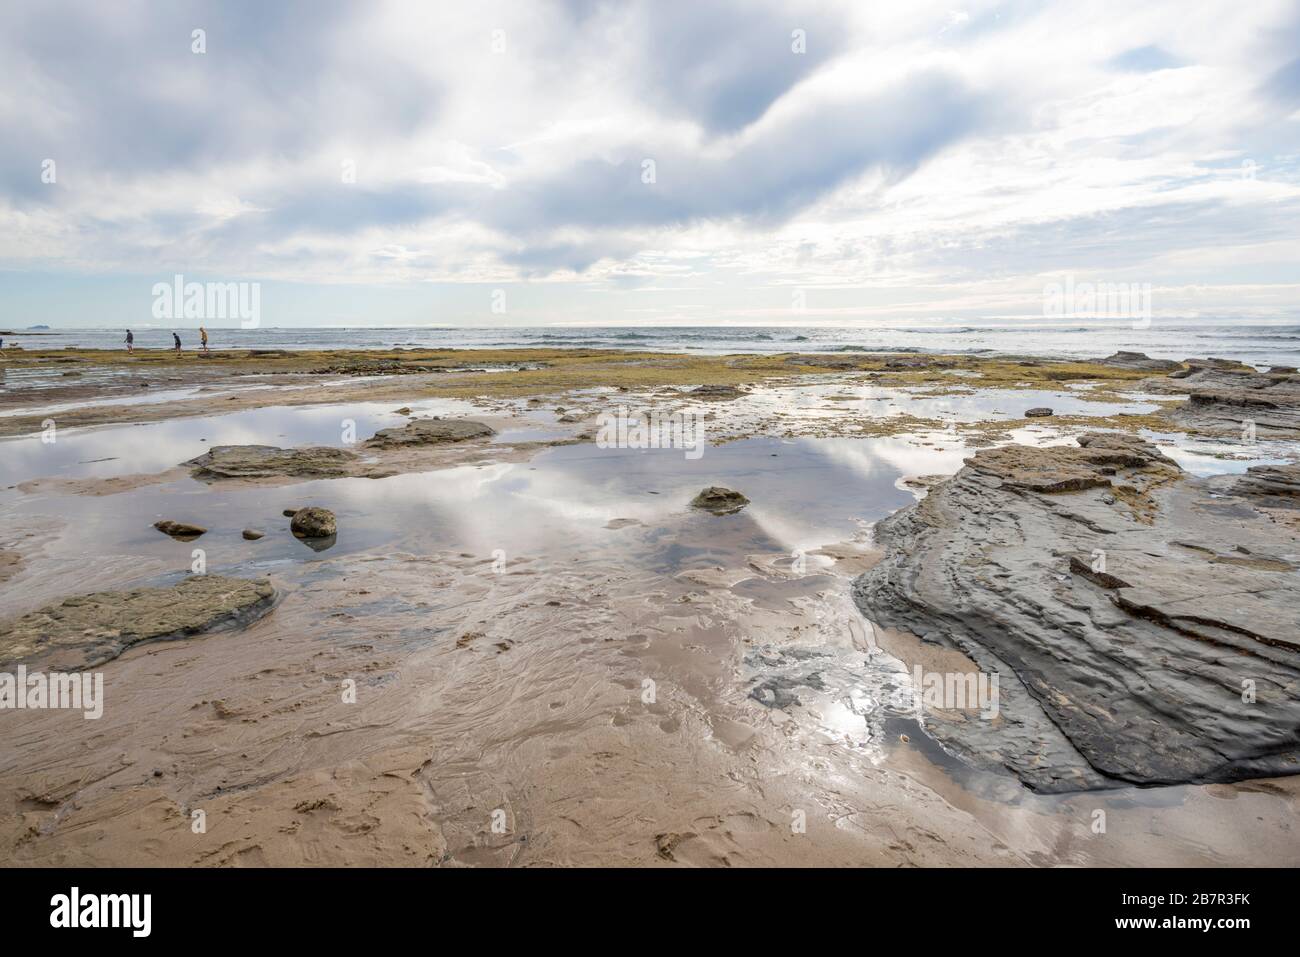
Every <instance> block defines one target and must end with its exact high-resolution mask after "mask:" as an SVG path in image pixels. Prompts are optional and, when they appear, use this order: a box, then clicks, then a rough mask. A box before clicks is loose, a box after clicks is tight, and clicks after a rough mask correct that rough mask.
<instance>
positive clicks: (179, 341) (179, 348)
mask: <svg viewBox="0 0 1300 957" xmlns="http://www.w3.org/2000/svg"><path fill="white" fill-rule="evenodd" d="M172 338H173V339H175V340H176V351H177V352H180V351H181V337H180V336H178V335H176V333H174V332H173V333H172Z"/></svg>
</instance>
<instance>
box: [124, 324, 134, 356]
mask: <svg viewBox="0 0 1300 957" xmlns="http://www.w3.org/2000/svg"><path fill="white" fill-rule="evenodd" d="M126 351H127V352H134V351H135V336H133V335H131V330H130V329H128V330H126Z"/></svg>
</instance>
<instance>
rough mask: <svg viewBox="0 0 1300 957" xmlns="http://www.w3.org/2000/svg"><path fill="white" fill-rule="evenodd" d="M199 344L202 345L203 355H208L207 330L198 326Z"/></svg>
mask: <svg viewBox="0 0 1300 957" xmlns="http://www.w3.org/2000/svg"><path fill="white" fill-rule="evenodd" d="M199 342H200V343H201V344H202V345H203V354H204V355H207V354H208V330H206V329H204V328H203V327H202V326H199Z"/></svg>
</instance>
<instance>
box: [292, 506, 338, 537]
mask: <svg viewBox="0 0 1300 957" xmlns="http://www.w3.org/2000/svg"><path fill="white" fill-rule="evenodd" d="M289 531H291V532H293V534H294V535H296V536H297V537H298V538H329V537H330V536H331V535H334V534H337V532H338V526H337V524H336V523H335V521H334V513H333V512H331V511H330V510H329V509H327V508H318V507H316V506H314V505H309V506H307V507H306V508H300V509H298V511H297V512H295V513H294V515H293V520H292V521H290V522H289Z"/></svg>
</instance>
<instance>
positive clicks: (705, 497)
mask: <svg viewBox="0 0 1300 957" xmlns="http://www.w3.org/2000/svg"><path fill="white" fill-rule="evenodd" d="M748 504H749V499H747V498H746V497H745V496H744V495H742V494H741V493H740V492H736V491H733V490H732V489H729V488H723V487H722V486H720V485H710V486H709V487H708V488H706V489H704V490H703V491H701V492H700V494H698V495H696V496H695V498H693V499H691V506H692V507H693V508H702V509H704V510H705V511H709V512H713V513H714V514H716V515H730V514H732V513H734V512H739V511H740V510H741V509H742V508H744V507H745V506H746V505H748Z"/></svg>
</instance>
